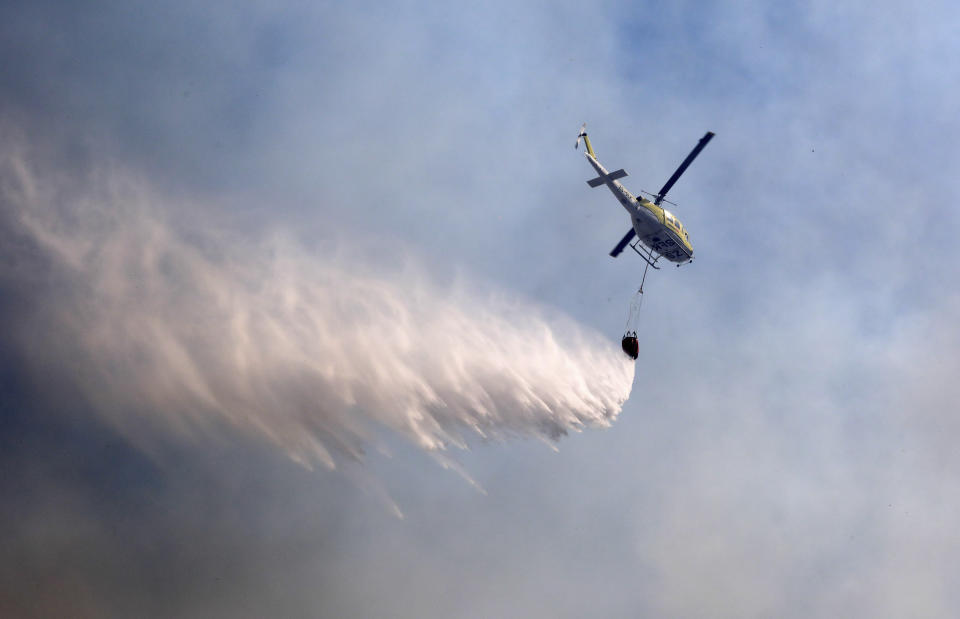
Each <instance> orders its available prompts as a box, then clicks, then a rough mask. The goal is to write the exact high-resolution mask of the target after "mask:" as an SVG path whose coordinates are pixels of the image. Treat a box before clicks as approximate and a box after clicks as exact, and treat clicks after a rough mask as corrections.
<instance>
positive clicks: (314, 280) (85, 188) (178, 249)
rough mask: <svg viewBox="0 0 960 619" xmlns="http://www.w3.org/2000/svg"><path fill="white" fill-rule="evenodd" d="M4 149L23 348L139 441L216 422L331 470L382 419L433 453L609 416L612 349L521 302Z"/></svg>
mask: <svg viewBox="0 0 960 619" xmlns="http://www.w3.org/2000/svg"><path fill="white" fill-rule="evenodd" d="M15 143H16V140H13V141H11V140H7V146H5V147H4V149H3V153H2V155H0V191H2V194H0V199H2V202H3V205H4V211H6V213H7V215H6V216H5V219H7V220H8V221H7V222H6V223H5V226H7V227H8V228H11V230H8V231H7V235H8V236H14V237H17V238H19V239H20V240H21V241H22V242H24V243H26V244H28V245H29V246H30V247H31V249H30V253H32V254H33V255H34V258H36V257H37V256H39V257H40V258H41V260H40V262H42V264H43V265H44V267H43V268H34V269H33V271H32V272H30V273H28V274H26V275H25V274H24V273H23V272H22V270H23V267H22V262H23V261H19V262H18V261H17V260H16V258H18V257H17V256H16V255H14V262H18V264H21V267H20V272H19V274H18V276H19V277H21V278H24V277H29V278H34V279H40V280H46V281H48V284H46V285H42V286H38V287H36V290H35V294H36V295H40V297H41V298H40V299H39V301H38V306H39V307H40V308H41V309H40V310H39V311H37V312H35V313H34V314H33V315H32V316H31V317H30V318H28V319H25V321H26V322H25V325H21V332H22V333H23V335H22V336H21V339H22V346H23V347H24V349H25V350H32V351H36V352H35V355H40V357H39V358H36V356H35V358H34V359H33V365H34V367H36V368H42V369H43V371H44V372H51V373H57V374H59V375H60V377H61V378H65V379H66V380H67V381H68V382H69V383H70V384H72V385H73V386H74V387H75V388H77V389H78V390H79V391H80V392H81V393H83V394H84V396H85V397H86V398H87V399H88V400H89V402H90V403H92V404H93V406H94V408H95V409H96V410H98V411H99V412H101V413H102V414H103V416H104V417H105V419H107V420H108V421H109V422H111V423H112V424H114V425H115V426H116V427H117V428H119V429H120V430H121V431H123V432H124V433H125V434H127V435H128V436H130V437H131V438H133V439H142V438H143V434H145V433H146V432H148V431H154V430H156V429H158V428H160V429H162V430H163V431H165V432H173V433H180V434H183V435H185V436H190V437H194V436H204V435H206V434H209V433H210V432H211V431H212V430H214V428H216V427H218V426H219V425H220V424H222V423H223V422H226V423H227V424H229V425H231V426H232V427H234V428H236V429H237V430H239V431H241V432H243V433H246V434H248V435H251V436H255V437H262V438H266V439H267V440H269V441H270V442H272V443H274V444H276V445H277V446H279V447H280V448H282V449H283V450H285V451H286V452H287V453H288V454H289V455H290V456H291V457H292V458H294V459H296V460H297V461H299V462H301V463H303V464H305V465H307V466H312V465H314V464H315V463H322V464H323V465H325V466H327V467H330V468H334V467H336V466H337V464H338V461H340V460H341V459H343V458H347V459H349V460H356V459H360V458H362V456H363V453H364V451H365V449H367V448H368V447H369V445H371V444H372V443H375V442H376V435H377V432H378V429H379V428H388V429H390V430H392V431H393V432H396V433H399V434H400V435H402V436H404V437H406V438H407V439H408V440H410V441H411V442H413V443H414V444H416V445H418V446H420V447H422V448H423V449H425V450H429V451H431V452H438V451H440V450H444V449H446V448H448V447H449V446H457V447H466V446H467V445H468V442H469V441H470V440H471V438H479V439H481V440H486V439H492V440H501V439H505V438H510V437H528V438H538V439H544V440H555V439H557V438H558V437H560V436H562V435H564V434H566V433H568V432H570V431H579V430H581V429H583V428H595V427H605V426H608V425H609V424H610V423H611V422H612V421H613V420H614V419H615V418H616V416H617V414H618V413H619V412H620V409H621V406H622V405H623V403H624V401H625V400H626V399H627V397H628V396H629V392H630V388H631V384H632V380H633V364H632V363H630V362H629V361H628V360H626V359H625V358H624V357H623V356H622V354H621V353H620V352H619V350H618V348H617V346H616V345H615V343H613V342H611V341H610V340H609V339H607V338H604V337H603V336H601V335H600V334H598V333H596V332H593V331H591V330H589V329H586V328H584V327H582V326H580V325H578V324H576V323H575V322H573V321H572V320H571V319H569V318H566V317H564V316H562V315H559V314H558V313H556V312H552V311H551V310H549V309H548V308H545V307H541V306H538V305H537V304H536V303H535V302H532V301H531V300H526V299H521V298H518V297H516V296H513V295H511V294H509V293H506V292H503V291H497V290H495V289H492V288H490V287H488V286H482V285H478V284H476V283H471V282H469V281H468V280H467V278H464V277H460V278H457V280H456V281H455V282H454V283H451V284H448V285H440V284H437V283H434V282H433V281H432V280H431V277H430V275H429V272H428V270H427V269H425V268H423V267H422V266H420V265H418V263H417V262H416V261H415V260H413V259H406V260H402V261H401V264H399V265H397V266H393V267H389V268H386V267H382V266H380V267H377V266H374V265H372V264H369V263H363V262H361V261H358V260H357V259H356V257H355V256H354V257H351V256H350V255H348V254H347V253H346V252H344V251H336V250H329V249H318V250H311V251H306V250H305V249H304V248H303V247H302V246H301V245H300V244H298V242H297V241H295V240H294V239H293V238H292V237H290V236H289V235H284V234H282V233H271V234H264V235H262V236H261V238H253V239H251V238H249V235H247V236H244V235H238V234H229V233H226V232H217V231H214V230H211V229H210V228H209V227H208V226H205V225H204V224H203V223H202V222H200V221H197V220H195V221H189V222H182V221H171V220H169V219H168V218H167V217H165V216H164V215H163V213H169V212H171V209H170V208H167V207H168V206H169V205H168V204H166V203H165V201H168V200H169V198H165V197H163V195H162V194H161V193H160V192H158V191H156V190H155V189H153V188H151V187H150V185H149V184H148V183H146V182H144V181H142V180H141V179H138V178H136V177H135V176H134V175H132V174H130V173H128V172H125V171H124V170H123V169H122V167H119V166H112V167H111V166H104V167H101V168H99V169H97V170H94V171H91V172H88V173H84V174H73V175H68V174H64V173H58V172H54V168H53V167H52V166H49V165H45V164H44V163H43V158H42V157H37V156H35V155H34V154H32V153H31V152H30V151H29V150H26V149H23V148H15V147H13V146H10V144H15ZM181 210H182V209H181ZM11 251H14V252H15V251H17V250H10V249H8V252H7V253H10V252H11ZM24 251H26V250H24ZM35 262H36V260H35ZM38 339H39V340H44V341H42V342H40V341H37V340H38Z"/></svg>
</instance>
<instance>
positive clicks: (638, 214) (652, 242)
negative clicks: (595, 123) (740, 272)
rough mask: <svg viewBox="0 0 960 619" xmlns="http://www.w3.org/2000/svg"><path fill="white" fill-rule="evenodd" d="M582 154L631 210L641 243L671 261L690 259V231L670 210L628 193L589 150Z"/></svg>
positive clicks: (631, 217) (628, 210) (679, 261)
mask: <svg viewBox="0 0 960 619" xmlns="http://www.w3.org/2000/svg"><path fill="white" fill-rule="evenodd" d="M585 154H586V157H587V160H588V161H589V162H590V165H592V166H593V168H594V169H595V170H596V171H597V174H598V175H599V178H603V179H604V184H605V185H606V186H607V188H608V189H610V192H611V193H612V194H613V195H614V197H615V198H616V199H617V201H619V202H620V204H621V205H622V206H623V208H625V209H626V210H627V213H629V214H630V221H631V222H632V223H633V229H634V231H635V232H636V233H637V238H638V239H640V241H641V242H642V243H643V244H644V245H646V246H647V247H649V248H650V249H652V250H653V251H655V252H657V253H658V254H660V255H661V256H663V257H664V258H666V259H667V260H669V261H671V262H676V263H678V264H680V263H684V262H689V261H690V260H693V246H692V245H691V244H690V234H689V233H688V232H687V230H686V228H684V226H683V224H682V223H681V222H680V220H679V219H677V218H676V217H675V216H674V215H673V213H671V212H670V211H668V210H666V209H665V208H663V207H661V206H660V205H658V204H654V203H653V202H651V201H650V200H647V199H646V198H644V197H642V196H641V197H636V196H634V195H633V194H631V193H630V192H629V191H627V189H626V188H625V187H624V186H623V185H621V184H620V182H619V181H617V180H615V179H610V178H609V177H610V176H611V174H610V173H609V172H608V171H607V170H606V168H604V167H603V166H602V165H601V164H600V162H599V161H597V159H596V157H594V156H593V155H592V154H590V153H589V152H587V153H585ZM615 174H616V173H615ZM615 174H614V175H615ZM623 175H624V174H621V175H620V176H623Z"/></svg>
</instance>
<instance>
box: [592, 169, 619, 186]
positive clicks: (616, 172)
mask: <svg viewBox="0 0 960 619" xmlns="http://www.w3.org/2000/svg"><path fill="white" fill-rule="evenodd" d="M626 175H627V173H626V172H624V170H623V168H620V169H619V170H614V171H613V172H611V173H610V174H607V175H606V176H598V177H597V178H592V179H590V180H588V181H587V184H588V185H590V186H591V187H599V186H600V185H602V184H604V183H606V182H607V181H615V180H617V179H618V178H623V177H624V176H626Z"/></svg>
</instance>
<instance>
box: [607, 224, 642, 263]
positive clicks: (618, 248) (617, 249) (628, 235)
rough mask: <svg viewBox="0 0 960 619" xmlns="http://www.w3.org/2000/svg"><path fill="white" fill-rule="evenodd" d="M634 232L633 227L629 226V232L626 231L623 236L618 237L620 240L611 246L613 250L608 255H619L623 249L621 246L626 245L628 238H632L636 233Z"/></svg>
mask: <svg viewBox="0 0 960 619" xmlns="http://www.w3.org/2000/svg"><path fill="white" fill-rule="evenodd" d="M636 233H637V232H636V231H635V230H634V229H633V228H630V232H627V233H626V234H625V235H624V236H623V238H622V239H620V242H619V243H617V246H616V247H614V248H613V251H611V252H610V255H611V256H613V257H614V258H616V257H617V256H619V255H620V252H622V251H623V248H624V247H626V246H627V243H629V242H630V239H632V238H633V235H634V234H636Z"/></svg>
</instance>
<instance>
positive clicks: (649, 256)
mask: <svg viewBox="0 0 960 619" xmlns="http://www.w3.org/2000/svg"><path fill="white" fill-rule="evenodd" d="M637 245H643V241H641V240H640V239H639V238H638V239H637V240H636V241H634V242H633V243H630V249H632V250H633V251H635V252H637V255H638V256H640V257H641V258H643V261H644V262H646V263H647V265H648V266H651V267H653V268H655V269H656V270H658V271H659V270H660V267H658V266H657V260H659V259H660V254H657V257H656V258H654V257H653V253H654V252H653V248H652V247H649V248H648V247H647V246H646V245H643V250H642V251H641V250H639V249H637Z"/></svg>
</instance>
